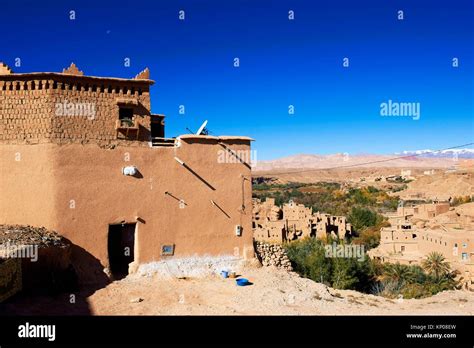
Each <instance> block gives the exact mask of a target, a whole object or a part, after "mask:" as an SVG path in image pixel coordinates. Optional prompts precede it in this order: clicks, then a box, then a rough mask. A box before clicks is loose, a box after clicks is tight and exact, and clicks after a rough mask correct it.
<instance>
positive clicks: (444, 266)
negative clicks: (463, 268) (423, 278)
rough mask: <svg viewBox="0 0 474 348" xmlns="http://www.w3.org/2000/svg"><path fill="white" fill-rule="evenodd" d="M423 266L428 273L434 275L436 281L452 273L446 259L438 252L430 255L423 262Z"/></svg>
mask: <svg viewBox="0 0 474 348" xmlns="http://www.w3.org/2000/svg"><path fill="white" fill-rule="evenodd" d="M421 265H422V267H423V269H424V270H425V271H426V272H428V273H429V274H431V275H434V276H435V279H439V278H440V276H443V275H446V274H448V273H450V272H451V267H450V265H449V263H448V262H447V261H446V258H445V257H444V256H443V254H441V253H439V252H437V251H433V252H432V253H430V254H429V255H428V256H427V257H426V259H425V260H423V262H422V264H421Z"/></svg>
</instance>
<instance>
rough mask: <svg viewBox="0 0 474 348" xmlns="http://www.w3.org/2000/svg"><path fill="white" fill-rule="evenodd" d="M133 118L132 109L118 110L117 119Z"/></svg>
mask: <svg viewBox="0 0 474 348" xmlns="http://www.w3.org/2000/svg"><path fill="white" fill-rule="evenodd" d="M132 118H133V109H131V108H120V109H119V119H120V120H130V121H131V120H132Z"/></svg>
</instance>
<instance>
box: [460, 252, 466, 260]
mask: <svg viewBox="0 0 474 348" xmlns="http://www.w3.org/2000/svg"><path fill="white" fill-rule="evenodd" d="M461 258H462V260H463V261H467V253H462V256H461Z"/></svg>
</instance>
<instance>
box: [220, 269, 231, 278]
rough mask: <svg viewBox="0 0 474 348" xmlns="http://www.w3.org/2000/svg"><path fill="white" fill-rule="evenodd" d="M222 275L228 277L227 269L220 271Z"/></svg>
mask: <svg viewBox="0 0 474 348" xmlns="http://www.w3.org/2000/svg"><path fill="white" fill-rule="evenodd" d="M221 275H222V277H224V278H228V277H229V272H228V271H222V272H221Z"/></svg>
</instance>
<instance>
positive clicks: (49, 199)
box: [0, 64, 254, 278]
mask: <svg viewBox="0 0 474 348" xmlns="http://www.w3.org/2000/svg"><path fill="white" fill-rule="evenodd" d="M153 83H154V81H152V80H151V79H150V76H149V71H148V69H145V70H144V71H142V72H141V73H140V74H138V75H137V76H136V77H135V78H132V79H124V78H112V77H94V76H86V75H84V73H83V72H82V71H80V70H79V69H78V68H77V67H76V66H75V65H74V64H72V65H71V66H70V67H69V68H67V69H64V70H63V72H62V73H52V72H38V73H14V72H12V70H11V69H10V68H9V67H8V66H6V65H5V64H0V144H1V146H0V169H1V175H0V192H1V194H0V224H23V225H32V226H44V227H46V228H48V229H51V230H55V231H57V232H59V233H60V234H62V235H63V236H64V237H66V238H67V239H68V240H70V241H71V243H73V245H74V246H75V249H74V252H73V260H74V267H75V268H76V271H77V272H78V274H79V275H80V276H82V277H85V278H87V277H92V278H93V276H94V275H93V274H91V273H92V271H91V269H92V267H90V266H91V263H92V262H99V263H100V264H101V265H102V266H103V267H104V268H106V269H107V270H108V271H110V272H111V273H112V274H114V273H115V274H116V276H121V275H124V274H127V273H128V272H129V271H133V270H135V269H136V268H137V267H138V266H139V265H141V264H144V263H149V262H152V261H158V260H163V259H168V258H186V257H194V256H205V255H206V256H207V255H209V256H212V257H220V256H225V255H229V256H232V257H236V258H240V259H246V258H253V257H254V250H253V241H252V211H251V209H252V198H251V197H252V187H251V180H250V174H251V173H250V165H248V164H247V163H243V162H242V161H230V162H231V163H227V161H221V160H219V159H218V156H219V153H220V152H221V151H223V150H224V151H228V152H229V154H232V153H242V151H245V152H249V151H250V144H251V141H252V139H250V138H248V137H243V136H209V135H202V134H185V135H181V136H178V137H176V138H172V139H169V138H166V137H165V123H164V119H165V116H164V115H160V114H154V113H152V112H151V104H150V87H151V86H152V85H153Z"/></svg>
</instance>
